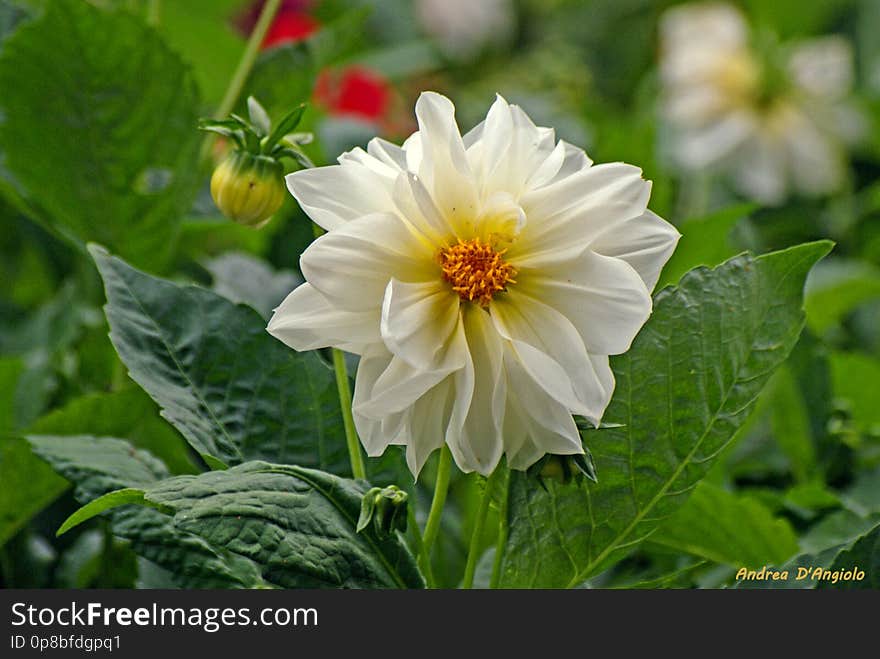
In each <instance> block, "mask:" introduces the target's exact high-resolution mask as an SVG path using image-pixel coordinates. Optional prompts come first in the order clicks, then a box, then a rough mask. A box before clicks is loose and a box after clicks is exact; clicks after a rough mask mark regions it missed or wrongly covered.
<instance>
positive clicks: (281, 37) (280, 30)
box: [236, 0, 321, 50]
mask: <svg viewBox="0 0 880 659" xmlns="http://www.w3.org/2000/svg"><path fill="white" fill-rule="evenodd" d="M264 4H265V0H257V2H253V3H251V5H250V6H249V7H248V8H247V9H246V10H245V11H244V13H243V14H242V15H241V16H239V18H238V20H236V25H237V26H238V29H239V30H240V31H241V33H242V34H243V35H245V36H247V35H249V34H250V33H251V32H252V31H253V29H254V26H255V25H256V24H257V19H258V18H259V17H260V13H261V12H262V11H263V5H264ZM311 6H312V2H310V0H284V1H283V2H282V3H281V6H280V7H279V8H278V13H277V14H275V19H274V20H273V21H272V25H270V26H269V31H268V32H267V33H266V38H265V39H263V43H262V46H261V47H262V48H263V49H264V50H265V49H266V48H274V47H276V46H283V45H285V44H289V43H297V42H299V41H302V40H303V39H307V38H308V37H310V36H311V35H312V34H314V33H315V32H317V31H318V28H320V27H321V24H320V23H319V22H318V21H317V20H316V19H315V18H314V17H313V16H312V15H311V14H310V13H309V9H311Z"/></svg>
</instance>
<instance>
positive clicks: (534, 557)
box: [500, 241, 831, 587]
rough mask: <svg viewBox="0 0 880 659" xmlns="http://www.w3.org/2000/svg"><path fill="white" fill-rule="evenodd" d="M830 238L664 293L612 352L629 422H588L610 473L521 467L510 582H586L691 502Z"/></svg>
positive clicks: (741, 415) (785, 346) (770, 363)
mask: <svg viewBox="0 0 880 659" xmlns="http://www.w3.org/2000/svg"><path fill="white" fill-rule="evenodd" d="M830 249H831V243H829V242H827V241H822V242H816V243H809V244H806V245H800V246H798V247H793V248H791V249H787V250H784V251H780V252H774V253H771V254H767V255H764V256H761V257H758V258H753V257H750V256H748V255H742V256H738V257H736V258H734V259H731V260H730V261H727V262H726V263H724V264H723V265H721V266H719V267H718V268H715V269H714V270H708V269H706V268H698V269H696V270H694V271H692V272H691V273H689V274H688V275H686V276H685V277H684V278H683V279H682V280H681V283H680V285H679V286H678V287H677V288H667V289H664V290H663V291H661V292H660V293H659V294H657V296H656V298H655V301H654V313H653V315H652V317H651V318H650V319H649V320H648V322H647V324H646V325H645V326H644V327H643V328H642V331H641V332H640V333H639V335H638V336H637V337H636V340H635V342H634V343H633V346H632V348H631V349H630V351H629V352H628V353H626V354H624V355H620V356H618V357H615V358H612V360H611V364H612V368H613V370H614V374H615V378H616V381H617V386H616V389H615V392H614V397H613V399H612V401H611V404H610V406H609V408H608V410H607V412H606V418H608V419H609V420H612V421H616V422H619V423H623V424H624V426H623V427H622V428H618V429H603V430H596V431H592V432H585V433H584V439H585V441H586V444H587V445H588V446H589V447H590V449H591V451H592V453H593V457H594V458H595V463H596V471H597V474H598V477H599V483H598V484H583V485H580V486H578V485H574V484H570V485H567V486H559V485H557V484H556V483H550V484H549V486H548V491H546V492H545V491H543V490H541V488H538V487H534V485H533V484H532V483H530V482H529V481H528V480H527V478H526V477H525V476H524V475H522V474H521V473H519V472H516V473H514V474H512V477H511V485H510V491H509V503H508V514H507V524H508V527H509V532H508V536H507V542H506V545H505V553H504V557H503V564H502V574H501V582H500V585H501V586H504V587H529V586H538V587H564V586H567V587H572V586H576V585H578V584H580V583H582V582H583V581H584V580H585V579H586V578H587V577H589V576H591V575H593V574H595V573H597V572H598V571H600V570H601V569H603V568H605V567H607V566H608V565H610V564H611V563H613V562H614V561H615V560H618V559H619V558H621V557H622V556H623V555H625V554H626V553H627V551H628V550H630V549H631V548H633V547H635V546H636V545H638V544H639V543H640V542H641V541H642V540H644V539H645V538H647V537H649V536H650V535H651V533H653V532H654V531H655V530H656V528H657V525H658V523H659V522H660V521H662V520H663V519H665V518H666V517H668V516H669V515H670V514H672V513H673V512H675V510H676V509H678V508H679V507H680V506H681V505H682V504H683V503H684V502H685V501H686V499H687V497H688V495H689V493H690V492H691V490H692V489H693V488H694V487H695V485H696V484H697V483H698V482H699V480H700V479H701V478H702V477H703V476H704V475H705V474H706V472H707V471H708V469H709V467H710V466H711V465H712V462H713V460H715V458H716V457H717V456H718V454H719V453H720V452H721V450H722V449H723V448H724V447H725V446H726V445H727V444H728V442H729V441H730V440H731V438H732V437H733V436H734V434H735V432H736V431H737V429H738V428H739V427H740V425H742V423H743V421H744V420H745V419H746V417H747V416H748V414H749V412H750V411H751V408H752V406H753V404H754V401H755V399H756V397H757V396H758V394H759V393H760V391H761V389H762V387H763V386H764V384H765V382H766V381H767V379H768V378H769V377H770V375H771V374H772V372H773V371H774V369H776V368H777V367H778V366H779V365H780V364H781V363H782V362H783V361H784V360H785V358H786V357H787V356H788V354H789V352H790V351H791V349H792V347H793V346H794V344H795V343H796V341H797V339H798V335H799V333H800V330H801V328H802V326H803V322H804V314H803V310H802V301H803V286H804V279H805V278H806V276H807V273H808V271H809V270H810V268H811V267H812V266H813V265H814V264H815V263H816V261H818V260H819V259H820V258H822V257H823V256H824V255H825V254H827V253H828V251H829V250H830Z"/></svg>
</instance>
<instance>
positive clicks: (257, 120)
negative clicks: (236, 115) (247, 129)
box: [247, 96, 272, 137]
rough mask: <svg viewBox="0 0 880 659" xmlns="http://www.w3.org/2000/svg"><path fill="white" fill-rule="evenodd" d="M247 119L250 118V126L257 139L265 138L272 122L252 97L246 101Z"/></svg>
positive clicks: (264, 109)
mask: <svg viewBox="0 0 880 659" xmlns="http://www.w3.org/2000/svg"><path fill="white" fill-rule="evenodd" d="M247 108H248V117H250V120H251V125H252V126H253V127H254V131H255V132H256V133H257V136H259V137H266V135H268V134H269V133H270V132H271V130H272V121H271V120H270V119H269V114H268V113H267V112H266V108H264V107H263V106H262V105H260V102H259V101H258V100H257V99H255V98H254V97H253V96H248V99H247Z"/></svg>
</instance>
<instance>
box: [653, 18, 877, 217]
mask: <svg viewBox="0 0 880 659" xmlns="http://www.w3.org/2000/svg"><path fill="white" fill-rule="evenodd" d="M757 36H760V35H751V34H750V33H749V29H748V26H747V25H746V22H745V19H744V18H743V16H742V14H741V13H740V12H739V11H738V10H737V9H735V8H734V7H732V6H730V5H726V4H711V3H710V4H697V5H683V6H680V7H676V8H674V9H671V10H669V11H668V12H666V14H665V15H664V17H663V19H662V20H661V25H660V37H661V67H660V68H661V76H662V80H663V85H664V115H665V118H666V120H667V121H668V123H669V126H670V128H671V140H670V141H671V149H672V151H673V155H674V157H675V158H676V160H677V161H678V163H679V164H680V165H681V166H682V167H683V168H685V169H687V170H691V171H699V170H702V169H704V168H707V167H710V168H716V169H719V170H722V171H725V172H727V173H729V174H730V175H731V176H732V178H733V180H734V182H735V184H736V185H737V187H738V188H739V189H740V190H741V191H742V192H743V193H745V194H747V195H749V196H751V197H753V198H755V199H756V200H758V201H762V202H764V203H768V204H775V203H779V202H781V201H783V200H784V199H785V197H786V196H787V195H788V194H789V192H791V191H795V192H797V193H800V194H803V195H808V196H816V195H822V194H826V193H828V192H832V191H834V190H835V189H836V188H837V187H838V186H839V185H840V183H841V182H842V179H843V178H844V175H845V166H844V163H845V146H846V143H847V142H851V141H853V140H855V139H857V138H858V137H859V135H860V134H861V133H862V131H863V122H862V118H861V116H860V115H859V114H858V113H857V112H856V111H855V110H854V108H852V107H851V106H850V105H848V104H847V95H848V93H849V91H850V88H851V85H852V68H853V66H852V53H851V50H850V47H849V44H848V43H847V42H846V41H845V40H844V39H842V38H839V37H825V38H821V39H814V40H811V41H806V42H803V43H800V44H798V45H796V46H794V47H791V48H788V49H782V48H779V47H776V46H775V45H774V44H770V43H767V44H765V47H764V48H763V49H762V48H760V47H758V43H759V42H756V40H755V38H754V37H757Z"/></svg>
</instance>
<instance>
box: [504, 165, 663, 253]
mask: <svg viewBox="0 0 880 659" xmlns="http://www.w3.org/2000/svg"><path fill="white" fill-rule="evenodd" d="M650 195H651V184H650V182H648V181H645V180H644V179H643V178H642V170H640V169H639V168H638V167H633V166H631V165H625V164H623V163H612V164H607V165H595V166H593V167H589V168H587V169H583V170H581V171H579V172H577V173H575V174H573V175H571V176H569V177H567V178H565V179H561V180H559V181H557V182H555V183H551V184H550V185H547V186H544V187H543V188H539V189H537V190H534V191H531V192H529V193H527V194H525V195H523V197H522V199H521V200H520V203H521V205H522V207H523V210H524V211H525V214H526V224H525V227H524V228H523V231H522V233H521V234H520V239H519V240H517V242H515V243H514V244H513V245H512V246H511V248H510V250H509V259H510V261H511V262H512V263H514V264H515V265H516V266H517V267H540V266H542V265H544V264H546V263H554V262H557V261H559V260H561V259H567V258H572V257H574V256H576V255H578V254H580V253H581V252H582V251H583V250H584V249H586V247H587V246H588V245H589V244H590V243H591V242H592V241H593V240H594V239H595V238H596V237H597V236H599V235H600V234H602V233H604V232H605V231H606V230H608V229H609V228H610V227H612V226H615V225H617V224H618V223H620V222H623V221H625V220H627V219H630V218H633V217H638V216H640V215H642V214H644V212H645V211H646V209H647V205H648V198H649V197H650Z"/></svg>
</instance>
